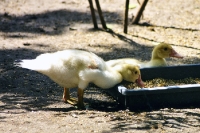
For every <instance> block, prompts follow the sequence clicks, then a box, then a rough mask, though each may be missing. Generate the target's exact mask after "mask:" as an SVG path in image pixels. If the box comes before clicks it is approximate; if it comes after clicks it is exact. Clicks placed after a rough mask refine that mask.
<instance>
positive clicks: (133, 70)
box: [17, 50, 144, 108]
mask: <svg viewBox="0 0 200 133" xmlns="http://www.w3.org/2000/svg"><path fill="white" fill-rule="evenodd" d="M17 66H19V67H22V68H27V69H30V70H34V71H37V72H39V73H42V74H44V75H46V76H48V77H49V78H51V79H52V80H53V81H54V82H56V83H58V84H59V85H60V86H62V87H64V93H63V99H64V101H65V102H68V103H70V104H75V103H74V102H75V101H76V100H75V99H73V98H70V95H69V89H70V88H78V92H77V94H78V101H77V104H78V107H79V108H83V107H84V103H83V93H84V89H85V88H86V87H87V86H88V84H89V83H94V84H95V85H96V86H98V87H100V88H103V89H107V88H111V87H113V86H115V85H116V84H118V83H120V82H121V81H122V80H126V81H130V82H135V81H137V83H138V85H139V86H144V84H143V82H142V80H141V76H140V70H139V67H138V66H136V65H130V64H122V65H121V64H120V65H116V66H114V67H113V68H112V67H110V66H107V65H106V63H105V61H104V60H103V59H101V58H100V57H98V56H97V55H95V54H94V53H91V52H87V51H82V50H64V51H58V52H55V53H46V54H41V55H39V56H38V57H36V59H31V60H21V62H19V63H17Z"/></svg>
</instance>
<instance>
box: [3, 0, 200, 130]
mask: <svg viewBox="0 0 200 133" xmlns="http://www.w3.org/2000/svg"><path fill="white" fill-rule="evenodd" d="M100 3H101V6H102V11H103V13H104V14H103V15H104V17H105V20H106V22H107V25H108V27H109V28H111V29H112V30H113V32H112V33H110V32H106V31H104V30H94V29H93V24H92V19H91V14H90V9H89V4H88V1H87V0H79V1H77V0H52V1H49V0H1V1H0V72H1V73H0V132H2V133H3V132H4V133H9V132H10V133H15V132H16V133H19V132H21V133H24V132H29V133H36V132H39V133H43V132H49V133H60V132H69V133H72V132H100V133H109V132H134V133H137V132H140V133H142V132H144V133H147V132H154V133H160V132H200V109H199V108H197V107H188V108H184V109H178V108H163V109H159V110H152V111H149V112H146V111H141V112H132V111H129V110H128V109H122V108H120V107H119V105H118V104H117V102H116V101H115V100H114V99H112V97H111V96H109V95H107V94H105V93H104V92H102V91H101V89H98V88H95V87H92V86H90V87H88V88H87V90H86V92H85V96H84V100H85V102H86V103H87V104H88V105H87V109H86V110H78V109H77V108H76V107H73V106H71V105H69V104H66V103H63V102H62V100H61V99H62V92H63V89H62V88H61V87H60V86H58V85H57V84H56V83H54V82H53V81H51V80H50V79H49V78H47V77H46V76H43V75H41V74H39V73H37V72H33V71H29V70H26V69H21V68H15V67H13V62H14V60H17V59H24V58H26V59H27V58H35V57H36V56H37V55H39V54H41V53H46V52H55V51H58V50H64V49H68V48H78V49H85V50H89V51H92V52H94V53H96V54H97V55H99V56H101V57H102V58H103V59H105V60H109V59H115V58H122V57H134V58H136V59H139V60H142V61H148V60H149V59H150V55H151V51H152V48H153V46H154V45H155V44H157V43H159V42H166V43H170V44H172V46H173V47H174V49H176V50H177V52H179V53H181V54H182V55H184V56H185V58H184V59H174V58H170V59H167V61H168V63H169V65H179V64H196V63H199V61H200V58H199V55H200V51H199V50H200V45H199V44H200V1H199V0H190V1H188V0H176V1H174V0H165V1H160V0H149V2H148V4H147V6H146V9H145V11H144V13H143V18H142V19H141V20H140V24H139V25H131V24H129V27H128V34H124V33H123V15H124V5H125V1H120V0H100ZM130 4H136V6H137V7H136V8H135V9H129V19H130V21H131V18H132V17H133V15H134V14H135V13H136V11H137V9H138V7H139V6H138V4H137V1H136V0H130ZM95 7H96V6H95ZM96 15H97V12H96ZM98 24H99V25H98V26H99V27H100V28H101V24H100V21H99V18H98ZM71 93H72V95H74V96H76V93H75V90H72V92H71ZM177 100H178V99H177Z"/></svg>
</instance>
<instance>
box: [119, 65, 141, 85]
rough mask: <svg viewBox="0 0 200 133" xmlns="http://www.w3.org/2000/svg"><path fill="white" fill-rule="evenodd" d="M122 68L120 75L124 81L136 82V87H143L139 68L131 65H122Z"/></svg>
mask: <svg viewBox="0 0 200 133" xmlns="http://www.w3.org/2000/svg"><path fill="white" fill-rule="evenodd" d="M123 68H124V69H123V70H122V72H121V75H122V77H123V79H124V80H126V81H129V82H136V83H137V84H138V86H140V87H144V83H143V81H142V79H141V73H140V69H139V66H137V65H133V64H124V65H123Z"/></svg>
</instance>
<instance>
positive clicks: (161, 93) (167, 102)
mask: <svg viewBox="0 0 200 133" xmlns="http://www.w3.org/2000/svg"><path fill="white" fill-rule="evenodd" d="M141 74H142V79H143V81H145V80H151V79H154V78H163V79H173V80H178V79H184V78H189V77H191V78H200V65H197V64H192V65H181V66H168V67H156V68H143V69H141ZM107 92H108V93H109V94H110V95H111V96H113V97H114V98H115V99H116V100H117V101H118V102H119V103H120V104H121V105H123V106H125V107H126V108H129V109H130V110H140V109H145V110H146V109H148V110H152V109H158V108H165V107H172V108H182V107H191V106H198V105H200V84H187V85H177V86H168V87H155V88H143V89H127V88H126V87H124V86H123V85H122V84H120V85H118V86H116V87H114V88H112V89H109V90H107Z"/></svg>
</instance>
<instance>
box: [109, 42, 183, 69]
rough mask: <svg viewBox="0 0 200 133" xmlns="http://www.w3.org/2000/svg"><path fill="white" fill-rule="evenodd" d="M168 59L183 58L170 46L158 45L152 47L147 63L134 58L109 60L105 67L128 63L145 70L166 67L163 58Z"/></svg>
mask: <svg viewBox="0 0 200 133" xmlns="http://www.w3.org/2000/svg"><path fill="white" fill-rule="evenodd" d="M168 57H176V58H183V56H181V55H180V54H178V53H177V52H176V51H175V50H174V49H173V48H172V46H171V45H170V44H166V43H160V44H158V45H157V46H155V47H154V49H153V51H152V57H151V60H150V61H149V62H141V61H139V60H137V59H134V58H122V59H116V60H109V61H107V62H106V64H107V65H109V66H111V67H113V66H115V65H119V64H123V63H129V64H133V65H139V66H140V68H147V67H159V66H167V62H166V60H165V58H168Z"/></svg>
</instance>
